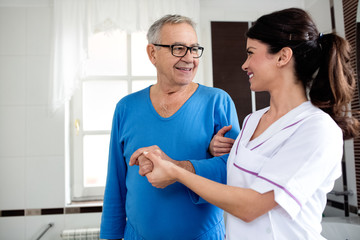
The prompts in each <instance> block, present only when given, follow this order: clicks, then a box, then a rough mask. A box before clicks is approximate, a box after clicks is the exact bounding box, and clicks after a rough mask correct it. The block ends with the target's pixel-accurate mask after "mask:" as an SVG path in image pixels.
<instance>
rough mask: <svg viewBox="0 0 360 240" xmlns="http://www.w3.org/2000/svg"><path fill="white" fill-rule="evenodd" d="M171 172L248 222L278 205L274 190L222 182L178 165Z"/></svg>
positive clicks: (203, 195)
mask: <svg viewBox="0 0 360 240" xmlns="http://www.w3.org/2000/svg"><path fill="white" fill-rule="evenodd" d="M170 174H172V175H173V176H174V178H175V180H176V181H178V182H181V183H182V184H184V185H185V186H187V187H188V188H190V189H191V190H192V191H193V192H195V193H197V194H198V195H199V196H201V197H202V198H203V199H205V200H206V201H208V202H209V203H212V204H214V205H216V206H218V207H219V208H222V209H224V210H225V211H226V212H228V213H230V214H232V215H234V216H236V217H238V218H240V219H242V220H243V221H246V222H250V221H252V220H254V219H256V218H257V217H259V216H261V215H263V214H265V213H266V212H268V211H269V210H271V209H272V208H274V207H275V206H276V205H277V204H276V202H275V200H274V192H273V191H270V192H267V193H264V194H260V193H258V192H256V191H254V190H252V189H245V188H239V187H234V186H229V185H224V184H220V183H217V182H214V181H211V180H209V179H206V178H204V177H201V176H198V175H196V174H192V173H190V172H188V171H186V170H184V169H182V168H179V167H176V166H173V167H172V168H171V173H170Z"/></svg>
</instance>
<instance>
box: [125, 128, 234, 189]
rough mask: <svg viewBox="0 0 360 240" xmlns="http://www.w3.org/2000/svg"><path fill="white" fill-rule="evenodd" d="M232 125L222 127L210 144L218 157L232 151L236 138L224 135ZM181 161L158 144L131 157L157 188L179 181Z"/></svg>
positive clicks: (211, 150)
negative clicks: (177, 174) (177, 169)
mask: <svg viewBox="0 0 360 240" xmlns="http://www.w3.org/2000/svg"><path fill="white" fill-rule="evenodd" d="M230 129H231V125H229V126H225V127H223V128H222V129H220V130H219V131H218V132H217V134H216V135H215V136H214V137H213V139H212V140H211V142H210V145H209V152H210V153H211V154H212V155H213V156H215V157H217V156H221V155H224V154H227V153H229V152H230V150H231V147H232V145H233V144H234V139H231V138H227V137H224V135H225V133H226V132H228V131H229V130H230ZM177 163H179V161H176V160H173V159H172V158H170V157H169V156H168V155H166V154H165V153H164V152H163V151H162V150H161V149H160V148H159V147H158V146H156V145H154V146H150V147H143V148H139V149H138V150H136V151H135V152H134V153H133V155H132V156H131V157H130V162H129V165H130V166H134V165H138V166H139V174H140V175H141V176H146V177H147V179H148V181H149V182H150V183H151V184H152V185H153V186H154V187H157V188H165V187H167V186H169V185H170V184H173V183H174V182H176V181H177V179H176V175H175V174H174V172H175V171H174V170H175V169H176V168H178V167H179V166H177Z"/></svg>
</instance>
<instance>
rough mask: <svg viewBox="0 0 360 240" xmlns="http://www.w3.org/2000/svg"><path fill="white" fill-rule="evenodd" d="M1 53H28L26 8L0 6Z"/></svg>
mask: <svg viewBox="0 0 360 240" xmlns="http://www.w3.org/2000/svg"><path fill="white" fill-rule="evenodd" d="M0 33H1V34H0V55H12V54H15V55H23V54H25V53H26V41H25V39H26V9H25V8H12V7H2V8H0Z"/></svg>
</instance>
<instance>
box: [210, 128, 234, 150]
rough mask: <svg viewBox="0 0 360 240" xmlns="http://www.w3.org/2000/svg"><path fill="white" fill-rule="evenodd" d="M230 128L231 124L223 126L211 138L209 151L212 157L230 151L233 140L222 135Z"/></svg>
mask: <svg viewBox="0 0 360 240" xmlns="http://www.w3.org/2000/svg"><path fill="white" fill-rule="evenodd" d="M231 128H232V126H231V125H229V126H225V127H223V128H222V129H220V130H219V131H218V132H217V133H216V135H215V136H214V137H213V139H211V142H210V145H209V151H210V153H211V155H213V156H214V157H219V156H222V155H224V154H228V153H229V152H230V150H231V148H232V145H233V144H234V142H235V140H234V139H232V138H227V137H224V135H225V133H227V132H228V131H230V130H231Z"/></svg>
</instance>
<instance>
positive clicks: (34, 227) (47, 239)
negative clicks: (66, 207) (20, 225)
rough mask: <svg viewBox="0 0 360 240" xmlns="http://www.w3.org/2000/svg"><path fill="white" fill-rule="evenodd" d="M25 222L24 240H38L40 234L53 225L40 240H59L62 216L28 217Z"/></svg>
mask: <svg viewBox="0 0 360 240" xmlns="http://www.w3.org/2000/svg"><path fill="white" fill-rule="evenodd" d="M25 222H26V231H25V232H26V239H31V240H32V239H38V237H39V236H40V235H41V233H42V232H43V231H44V230H45V229H46V228H47V227H48V226H49V223H53V226H52V227H51V228H49V230H48V231H47V232H46V233H45V234H44V235H43V236H42V237H41V240H60V239H61V237H60V234H61V232H62V230H63V229H64V214H62V215H45V216H28V217H26V218H25Z"/></svg>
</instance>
